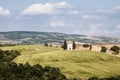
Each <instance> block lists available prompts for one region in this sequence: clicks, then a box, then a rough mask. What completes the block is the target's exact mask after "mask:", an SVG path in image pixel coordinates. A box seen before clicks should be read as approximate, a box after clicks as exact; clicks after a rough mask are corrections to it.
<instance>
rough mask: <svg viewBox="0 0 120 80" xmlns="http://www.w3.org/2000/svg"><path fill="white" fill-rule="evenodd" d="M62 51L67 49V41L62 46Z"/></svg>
mask: <svg viewBox="0 0 120 80" xmlns="http://www.w3.org/2000/svg"><path fill="white" fill-rule="evenodd" d="M63 49H64V50H66V49H67V41H66V40H65V41H64V45H63Z"/></svg>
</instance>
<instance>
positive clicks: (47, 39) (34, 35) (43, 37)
mask: <svg viewBox="0 0 120 80" xmlns="http://www.w3.org/2000/svg"><path fill="white" fill-rule="evenodd" d="M64 40H67V41H76V42H81V43H120V37H112V36H111V37H106V36H89V35H78V34H64V33H58V32H32V31H12V32H0V43H1V44H44V43H54V44H55V43H56V44H61V43H63V41H64Z"/></svg>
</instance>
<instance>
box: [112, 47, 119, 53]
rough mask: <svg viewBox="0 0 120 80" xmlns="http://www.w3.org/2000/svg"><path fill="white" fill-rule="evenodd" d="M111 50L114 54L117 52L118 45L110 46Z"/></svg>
mask: <svg viewBox="0 0 120 80" xmlns="http://www.w3.org/2000/svg"><path fill="white" fill-rule="evenodd" d="M110 50H111V51H113V52H114V53H115V54H118V53H119V50H120V48H119V47H118V46H113V47H111V48H110Z"/></svg>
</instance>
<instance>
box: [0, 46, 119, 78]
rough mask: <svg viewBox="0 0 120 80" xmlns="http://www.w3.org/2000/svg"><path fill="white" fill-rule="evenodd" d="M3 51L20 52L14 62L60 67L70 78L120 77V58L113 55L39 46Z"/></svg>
mask: <svg viewBox="0 0 120 80" xmlns="http://www.w3.org/2000/svg"><path fill="white" fill-rule="evenodd" d="M1 49H3V50H11V49H13V50H18V51H20V52H21V56H19V57H17V58H16V59H15V60H14V61H15V62H17V63H26V62H29V63H30V64H31V65H34V64H41V65H42V66H45V65H49V66H54V67H59V68H60V69H61V71H62V73H64V74H65V75H66V76H67V77H68V78H73V77H76V78H81V79H83V80H85V79H88V78H89V77H92V76H99V77H109V76H116V75H120V58H117V57H115V56H112V55H107V54H102V53H96V52H90V51H80V50H76V51H64V50H62V49H60V48H51V47H44V46H38V45H22V46H12V47H1Z"/></svg>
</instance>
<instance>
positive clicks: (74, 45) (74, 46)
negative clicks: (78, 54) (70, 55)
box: [73, 41, 76, 49]
mask: <svg viewBox="0 0 120 80" xmlns="http://www.w3.org/2000/svg"><path fill="white" fill-rule="evenodd" d="M73 49H76V44H75V41H73Z"/></svg>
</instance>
